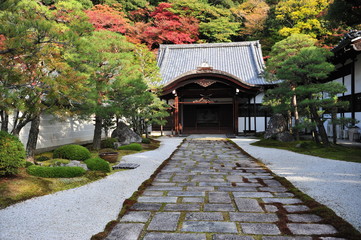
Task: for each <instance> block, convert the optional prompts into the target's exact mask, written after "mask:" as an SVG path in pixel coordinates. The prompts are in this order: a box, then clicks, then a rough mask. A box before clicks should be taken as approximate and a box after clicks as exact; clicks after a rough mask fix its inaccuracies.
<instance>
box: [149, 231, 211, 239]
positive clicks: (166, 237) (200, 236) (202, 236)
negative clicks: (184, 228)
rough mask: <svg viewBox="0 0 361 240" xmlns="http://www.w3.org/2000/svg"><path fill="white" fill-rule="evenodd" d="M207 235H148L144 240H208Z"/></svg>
mask: <svg viewBox="0 0 361 240" xmlns="http://www.w3.org/2000/svg"><path fill="white" fill-rule="evenodd" d="M206 238H207V237H206V235H205V234H200V233H157V232H152V233H147V234H146V235H145V236H144V238H143V240H206Z"/></svg>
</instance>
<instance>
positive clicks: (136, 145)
mask: <svg viewBox="0 0 361 240" xmlns="http://www.w3.org/2000/svg"><path fill="white" fill-rule="evenodd" d="M142 149H143V148H142V145H140V144H139V143H131V144H129V145H124V146H120V147H119V148H118V150H134V151H141V150H142Z"/></svg>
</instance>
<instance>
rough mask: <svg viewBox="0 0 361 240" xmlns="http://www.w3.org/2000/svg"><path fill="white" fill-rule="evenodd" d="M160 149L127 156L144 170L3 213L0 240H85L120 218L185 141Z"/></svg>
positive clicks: (171, 140)
mask: <svg viewBox="0 0 361 240" xmlns="http://www.w3.org/2000/svg"><path fill="white" fill-rule="evenodd" d="M159 140H161V146H160V148H158V149H156V150H154V151H149V152H144V153H138V154H133V155H128V156H125V157H123V162H127V163H137V164H140V167H138V168H136V169H133V170H126V171H120V172H117V173H115V174H112V175H110V176H108V177H106V178H104V179H102V180H99V181H96V182H93V183H90V184H87V185H85V186H82V187H79V188H75V189H70V190H66V191H61V192H57V193H55V194H51V195H46V196H43V197H37V198H33V199H30V200H27V201H24V202H21V203H18V204H15V205H12V206H10V207H8V208H5V209H3V210H0V239H1V240H7V239H9V240H10V239H11V240H13V239H16V240H27V239H29V240H49V239H52V240H62V239H64V240H82V239H84V240H85V239H87V240H88V239H90V237H91V236H92V235H94V234H96V233H98V232H101V231H103V230H104V227H105V225H106V224H107V223H108V222H110V221H111V220H115V219H117V216H118V214H119V212H120V210H121V208H122V204H123V201H124V200H125V199H127V198H129V197H130V196H131V195H132V194H133V193H134V192H135V191H136V190H137V189H138V187H139V186H140V185H141V184H142V182H144V181H145V180H147V179H148V178H149V177H150V176H151V175H152V174H153V173H154V171H155V170H156V169H157V168H158V166H159V165H160V164H161V163H162V162H163V161H164V160H166V159H167V158H168V157H169V156H170V155H171V154H172V152H173V151H174V150H175V149H176V148H177V146H178V145H179V144H180V143H181V142H182V140H183V138H169V137H163V138H160V139H159Z"/></svg>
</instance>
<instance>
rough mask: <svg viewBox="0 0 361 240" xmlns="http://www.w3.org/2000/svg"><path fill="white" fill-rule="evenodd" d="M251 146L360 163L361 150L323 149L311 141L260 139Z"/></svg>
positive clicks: (337, 147) (349, 148)
mask: <svg viewBox="0 0 361 240" xmlns="http://www.w3.org/2000/svg"><path fill="white" fill-rule="evenodd" d="M251 145H253V146H259V147H268V148H277V149H284V150H289V151H293V152H297V153H302V154H306V155H312V156H317V157H323V158H329V159H334V160H341V161H347V162H357V163H361V148H357V147H346V146H341V145H331V146H329V147H325V146H322V145H317V144H316V143H314V142H312V141H295V142H280V141H276V140H269V139H267V140H266V139H261V140H260V141H258V142H255V143H252V144H251Z"/></svg>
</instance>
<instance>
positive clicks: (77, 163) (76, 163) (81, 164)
mask: <svg viewBox="0 0 361 240" xmlns="http://www.w3.org/2000/svg"><path fill="white" fill-rule="evenodd" d="M64 166H67V167H81V168H83V169H84V170H87V171H88V167H87V166H86V164H85V163H84V162H81V161H77V160H72V161H70V162H69V163H68V164H64Z"/></svg>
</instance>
